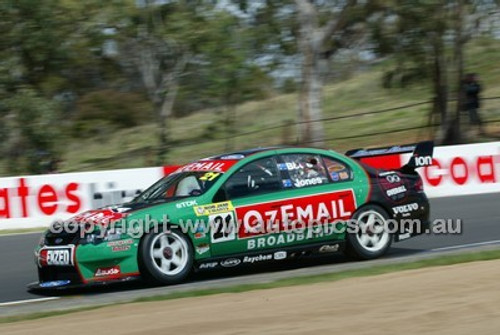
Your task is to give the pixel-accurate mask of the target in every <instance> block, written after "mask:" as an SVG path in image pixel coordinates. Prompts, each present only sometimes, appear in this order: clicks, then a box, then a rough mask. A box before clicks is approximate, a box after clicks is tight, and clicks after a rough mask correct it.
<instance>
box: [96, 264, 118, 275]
mask: <svg viewBox="0 0 500 335" xmlns="http://www.w3.org/2000/svg"><path fill="white" fill-rule="evenodd" d="M120 274H121V270H120V266H119V265H116V266H110V267H106V268H97V270H96V271H95V273H94V277H112V276H117V275H120Z"/></svg>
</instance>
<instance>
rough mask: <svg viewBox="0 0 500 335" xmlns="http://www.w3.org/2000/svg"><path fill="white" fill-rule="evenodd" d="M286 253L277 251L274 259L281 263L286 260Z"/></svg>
mask: <svg viewBox="0 0 500 335" xmlns="http://www.w3.org/2000/svg"><path fill="white" fill-rule="evenodd" d="M286 255H287V254H286V251H276V252H275V253H274V259H275V260H277V261H279V260H282V259H285V258H286Z"/></svg>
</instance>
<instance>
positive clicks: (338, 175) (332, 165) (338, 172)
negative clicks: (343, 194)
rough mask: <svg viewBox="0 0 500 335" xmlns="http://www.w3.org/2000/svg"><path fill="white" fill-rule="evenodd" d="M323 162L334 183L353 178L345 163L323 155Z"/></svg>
mask: <svg viewBox="0 0 500 335" xmlns="http://www.w3.org/2000/svg"><path fill="white" fill-rule="evenodd" d="M323 162H324V163H325V166H326V169H327V171H328V175H329V176H330V179H331V180H332V181H333V182H334V183H338V182H342V181H349V180H352V179H353V175H352V171H351V169H350V168H349V167H348V166H347V165H346V164H345V163H343V162H341V161H338V160H336V159H333V158H329V157H323Z"/></svg>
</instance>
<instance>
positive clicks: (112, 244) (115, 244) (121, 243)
mask: <svg viewBox="0 0 500 335" xmlns="http://www.w3.org/2000/svg"><path fill="white" fill-rule="evenodd" d="M133 243H134V240H133V239H131V238H128V239H126V240H118V241H112V242H108V244H107V246H108V247H120V246H124V245H130V244H133Z"/></svg>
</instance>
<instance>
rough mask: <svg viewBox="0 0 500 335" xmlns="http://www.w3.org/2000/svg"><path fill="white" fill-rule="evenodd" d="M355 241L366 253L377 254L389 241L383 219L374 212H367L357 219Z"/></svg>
mask: <svg viewBox="0 0 500 335" xmlns="http://www.w3.org/2000/svg"><path fill="white" fill-rule="evenodd" d="M358 228H359V229H358V232H357V233H356V239H357V241H358V242H359V244H360V245H361V246H362V247H363V248H364V249H365V250H367V251H370V252H377V251H380V250H382V249H384V248H385V247H386V246H387V244H388V243H389V240H390V234H389V232H388V231H387V229H386V221H385V218H384V217H383V216H382V215H381V214H380V213H378V212H376V211H367V212H364V213H362V214H361V215H360V216H359V217H358Z"/></svg>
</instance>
